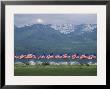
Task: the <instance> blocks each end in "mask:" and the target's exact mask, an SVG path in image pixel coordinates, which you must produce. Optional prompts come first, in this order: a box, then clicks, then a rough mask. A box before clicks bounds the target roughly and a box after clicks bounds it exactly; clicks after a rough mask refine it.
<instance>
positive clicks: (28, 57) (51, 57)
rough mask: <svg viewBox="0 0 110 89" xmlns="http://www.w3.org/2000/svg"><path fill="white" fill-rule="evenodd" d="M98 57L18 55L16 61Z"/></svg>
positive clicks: (83, 55) (91, 57)
mask: <svg viewBox="0 0 110 89" xmlns="http://www.w3.org/2000/svg"><path fill="white" fill-rule="evenodd" d="M96 58H97V57H96V55H94V54H92V55H88V54H80V55H78V54H72V55H68V54H66V53H65V54H62V55H59V54H57V55H50V54H49V55H34V54H21V55H16V56H15V59H96Z"/></svg>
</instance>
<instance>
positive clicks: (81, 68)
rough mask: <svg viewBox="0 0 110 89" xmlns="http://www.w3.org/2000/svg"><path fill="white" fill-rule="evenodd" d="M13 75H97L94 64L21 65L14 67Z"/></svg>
mask: <svg viewBox="0 0 110 89" xmlns="http://www.w3.org/2000/svg"><path fill="white" fill-rule="evenodd" d="M14 75H15V76H97V66H96V65H89V66H86V65H46V66H45V65H35V66H32V65H23V66H18V65H15V67H14Z"/></svg>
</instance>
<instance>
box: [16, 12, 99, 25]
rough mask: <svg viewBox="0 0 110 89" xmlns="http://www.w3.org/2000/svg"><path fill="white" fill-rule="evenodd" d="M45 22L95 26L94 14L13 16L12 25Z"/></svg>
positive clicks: (95, 18) (95, 16)
mask: <svg viewBox="0 0 110 89" xmlns="http://www.w3.org/2000/svg"><path fill="white" fill-rule="evenodd" d="M39 22H45V24H63V23H72V24H96V23H97V15H96V14H15V15H14V24H15V25H17V26H22V25H26V24H34V23H39Z"/></svg>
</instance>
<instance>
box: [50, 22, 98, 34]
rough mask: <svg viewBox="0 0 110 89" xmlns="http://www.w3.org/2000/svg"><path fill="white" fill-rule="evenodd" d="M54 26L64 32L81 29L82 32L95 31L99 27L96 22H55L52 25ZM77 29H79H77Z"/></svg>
mask: <svg viewBox="0 0 110 89" xmlns="http://www.w3.org/2000/svg"><path fill="white" fill-rule="evenodd" d="M51 27H52V28H54V29H55V30H58V31H59V32H61V33H63V34H69V33H71V32H77V31H78V30H80V32H79V34H80V33H84V32H93V31H94V30H96V29H97V25H96V24H80V25H73V24H58V25H57V24H54V25H51ZM76 30H77V31H76Z"/></svg>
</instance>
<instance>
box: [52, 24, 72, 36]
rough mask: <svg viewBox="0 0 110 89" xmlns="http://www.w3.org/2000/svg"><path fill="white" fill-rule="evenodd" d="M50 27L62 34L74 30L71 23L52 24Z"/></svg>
mask: <svg viewBox="0 0 110 89" xmlns="http://www.w3.org/2000/svg"><path fill="white" fill-rule="evenodd" d="M51 27H52V28H54V29H55V30H58V31H59V32H61V33H63V34H69V33H71V32H74V25H73V24H58V25H57V24H54V25H51Z"/></svg>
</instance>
